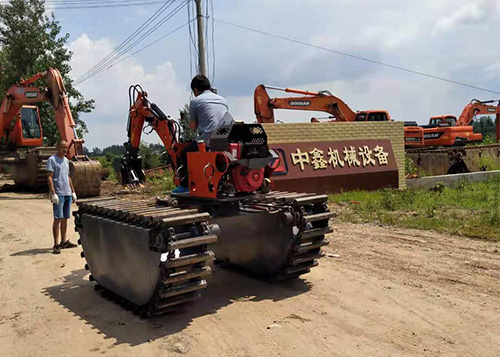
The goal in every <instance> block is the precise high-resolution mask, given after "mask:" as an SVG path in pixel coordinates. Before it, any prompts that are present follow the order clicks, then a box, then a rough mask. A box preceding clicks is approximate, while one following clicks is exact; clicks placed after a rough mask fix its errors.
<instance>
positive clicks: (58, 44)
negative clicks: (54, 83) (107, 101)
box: [0, 0, 94, 145]
mask: <svg viewBox="0 0 500 357" xmlns="http://www.w3.org/2000/svg"><path fill="white" fill-rule="evenodd" d="M44 11H45V1H44V0H11V1H10V3H9V4H6V5H0V98H3V97H4V96H5V93H6V91H7V90H8V88H9V87H10V86H11V85H13V84H14V83H16V82H17V81H18V80H20V79H21V78H28V77H31V76H32V75H34V74H36V73H38V72H44V71H46V70H47V68H48V67H54V68H57V69H58V70H59V71H60V72H61V75H62V77H63V81H64V85H65V87H66V90H67V92H68V97H69V99H70V106H71V112H72V114H73V120H74V121H75V123H76V124H77V128H76V131H77V134H78V135H79V136H80V137H83V135H84V134H86V133H87V132H88V130H87V126H86V125H85V122H84V121H83V120H82V119H81V118H80V114H81V113H89V112H90V111H92V109H93V108H94V100H85V99H84V98H83V96H82V94H81V93H80V92H79V91H78V90H76V89H75V88H74V87H73V80H72V79H71V78H70V76H69V72H70V70H71V67H70V64H69V63H70V60H71V56H72V52H71V51H69V50H68V49H67V48H66V43H67V42H68V38H69V34H64V35H63V34H61V26H59V22H58V21H57V20H56V19H55V16H54V14H52V16H51V17H50V18H49V17H47V16H45V15H44ZM34 85H39V86H44V85H46V84H45V83H44V80H39V81H37V82H35V83H34ZM39 109H40V117H41V120H42V126H43V133H44V141H45V143H46V144H47V145H53V144H55V143H56V142H57V140H58V139H59V130H58V129H57V124H56V122H55V120H54V114H53V112H52V109H51V106H50V103H40V104H39Z"/></svg>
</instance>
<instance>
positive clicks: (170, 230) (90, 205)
mask: <svg viewBox="0 0 500 357" xmlns="http://www.w3.org/2000/svg"><path fill="white" fill-rule="evenodd" d="M78 208H79V209H78V211H77V212H75V213H74V215H75V225H76V230H77V231H78V232H79V233H80V236H81V238H80V240H79V244H81V245H82V246H83V252H82V257H85V258H86V259H87V264H86V265H85V268H86V269H88V270H90V272H91V274H92V275H91V277H90V279H91V280H94V281H96V283H97V285H96V290H98V291H100V292H101V295H102V296H104V297H107V298H109V299H111V300H113V301H115V302H117V303H119V304H120V305H121V306H123V307H125V308H127V309H129V310H132V311H133V312H134V313H136V314H140V315H141V316H143V317H149V316H154V315H159V314H162V313H166V312H168V311H171V310H172V309H173V308H175V307H177V306H178V305H180V304H184V303H187V302H191V301H193V300H194V299H196V298H197V297H199V295H200V292H201V291H202V290H203V289H205V288H206V286H207V282H206V280H205V279H204V278H205V277H206V276H208V275H210V274H211V271H212V268H211V265H212V262H213V260H214V254H213V253H212V252H210V251H209V250H208V249H207V244H209V243H214V242H216V241H217V235H216V234H213V233H212V230H211V228H212V227H210V225H209V224H208V219H209V215H208V213H198V211H197V210H193V209H181V208H173V207H166V206H161V205H158V204H155V203H144V202H141V201H127V200H119V199H113V198H103V199H95V200H86V201H82V202H80V203H78ZM93 225H97V226H98V227H97V229H98V230H104V231H106V232H109V231H110V230H111V231H114V232H116V233H117V236H118V237H119V238H120V239H118V240H115V241H113V240H112V237H113V236H111V235H107V236H102V235H99V234H95V232H94V233H93V235H92V234H85V232H88V231H89V230H91V229H92V227H91V226H93ZM141 232H142V235H141ZM144 233H145V234H144ZM127 235H128V236H127ZM92 236H94V238H92ZM96 236H98V237H97V239H96V238H95V237H96ZM144 238H146V241H144ZM92 239H94V240H97V242H96V241H94V242H93V241H92ZM141 239H142V242H138V241H139V240H141ZM120 240H125V242H124V244H125V245H130V246H131V247H130V248H131V250H130V251H128V252H127V251H126V250H127V249H128V247H127V246H124V245H121V244H120V242H119V241H120ZM138 243H140V244H139V245H135V246H134V244H138ZM96 244H97V245H96ZM96 246H99V247H100V248H102V250H101V251H97V250H96V249H95V247H96ZM144 246H147V247H148V249H149V250H150V252H151V254H148V253H147V252H144V250H145V249H142V251H141V248H142V247H144ZM113 249H115V251H114V252H116V254H113ZM141 254H142V256H143V257H144V258H145V259H142V260H141V259H138V257H137V256H138V255H141ZM134 255H136V256H135V257H134ZM116 257H118V258H119V260H120V259H121V260H122V261H114V258H116ZM148 260H149V261H148ZM155 260H156V261H155ZM148 264H150V265H149V267H148V266H147V265H148ZM151 267H152V268H151ZM147 269H150V270H151V271H153V270H154V271H153V273H152V274H150V272H149V271H147ZM112 273H113V274H117V275H115V276H111V277H110V276H109V275H110V274H112ZM120 274H121V276H120V277H117V276H119V275H120ZM114 280H118V281H114ZM144 281H145V282H146V283H144ZM133 284H138V285H141V286H142V288H139V290H136V291H133V292H132V293H130V292H129V291H128V290H127V289H129V287H130V286H131V285H133ZM141 289H142V290H141ZM148 289H149V290H150V291H147V290H148ZM132 290H133V289H132ZM144 291H145V292H146V293H144Z"/></svg>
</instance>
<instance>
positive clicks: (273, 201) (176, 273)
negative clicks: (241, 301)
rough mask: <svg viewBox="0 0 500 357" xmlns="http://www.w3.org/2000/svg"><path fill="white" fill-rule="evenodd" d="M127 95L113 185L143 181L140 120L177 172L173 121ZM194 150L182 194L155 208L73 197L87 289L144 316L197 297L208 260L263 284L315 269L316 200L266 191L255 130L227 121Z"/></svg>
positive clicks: (319, 228)
mask: <svg viewBox="0 0 500 357" xmlns="http://www.w3.org/2000/svg"><path fill="white" fill-rule="evenodd" d="M131 90H132V93H133V99H132V105H131V107H130V110H129V121H128V138H129V140H128V143H127V153H126V155H125V157H124V159H123V163H122V177H123V180H124V181H125V182H129V183H130V182H131V181H140V180H141V179H143V176H142V174H141V171H142V169H141V166H140V160H139V157H138V147H139V142H140V136H141V131H142V130H143V127H144V124H147V125H148V126H151V127H152V129H153V130H155V131H156V132H157V133H158V135H159V136H160V139H161V140H162V142H163V143H164V145H165V148H166V152H167V153H168V155H169V156H170V159H171V163H172V167H173V169H174V170H175V171H177V170H178V169H179V165H180V160H179V155H180V153H181V152H182V149H183V147H185V146H186V145H187V143H186V142H182V141H181V140H182V139H181V135H180V131H179V125H178V123H177V122H176V121H174V120H172V119H170V118H169V117H167V116H166V115H165V114H164V113H163V112H162V111H161V110H160V109H159V108H158V106H156V105H155V104H153V103H150V101H149V100H148V96H147V93H146V92H145V91H143V90H142V88H141V87H140V86H133V87H131ZM206 144H210V145H209V146H210V150H208V148H207V146H208V145H206ZM198 149H199V151H198V152H189V153H188V154H187V161H188V165H187V166H188V182H189V193H186V194H177V195H176V194H171V195H169V196H167V197H166V198H164V199H157V200H156V202H146V201H131V200H126V199H116V198H96V199H88V200H81V201H80V202H79V203H78V211H77V212H75V213H74V215H75V225H76V230H77V232H78V233H79V234H80V239H79V243H80V244H81V245H82V248H83V252H82V253H81V255H82V257H84V258H85V259H86V261H87V264H86V265H85V268H86V269H88V270H90V273H91V275H90V280H92V281H95V282H96V285H95V288H96V290H99V291H100V293H101V294H102V295H103V296H105V297H108V298H110V299H112V300H114V301H116V302H118V303H120V305H122V306H123V307H125V308H127V309H131V310H133V312H134V313H137V314H140V315H141V316H144V317H148V316H152V315H158V314H162V313H166V312H169V311H171V310H172V309H174V308H176V307H178V305H180V304H184V303H187V302H191V301H192V300H193V299H195V298H197V297H198V295H199V294H200V293H201V291H202V290H203V289H205V288H206V287H207V281H206V277H207V276H209V275H210V274H211V271H212V269H211V265H212V262H213V261H214V259H215V260H216V261H219V262H223V263H224V264H228V265H229V266H232V267H234V268H236V270H237V271H240V272H242V273H246V274H250V275H252V276H256V277H261V278H263V279H266V280H272V281H275V280H284V279H293V278H297V277H299V276H300V275H302V274H305V273H307V272H309V271H310V269H311V268H312V267H314V266H316V265H317V264H318V260H317V259H318V258H320V257H322V252H321V247H323V246H325V245H327V244H328V241H327V240H326V239H325V234H328V233H330V232H331V231H332V230H331V229H330V228H329V225H328V221H329V219H330V218H331V217H332V213H331V212H329V211H328V209H327V205H326V203H327V196H326V195H316V194H308V193H297V192H270V191H269V189H270V187H269V181H270V180H269V178H270V175H271V173H272V170H273V169H272V167H274V166H275V165H273V164H274V162H275V160H277V159H278V156H277V155H276V153H275V152H273V151H272V150H270V149H269V148H268V145H267V136H266V133H265V131H264V129H263V127H262V126H261V125H260V124H243V123H237V122H234V121H232V120H231V121H227V122H226V123H225V124H223V125H221V126H220V127H219V128H218V129H216V131H215V132H214V133H213V135H212V137H211V139H210V142H209V143H203V142H199V143H198ZM175 181H177V182H178V181H179V177H178V176H176V177H175ZM228 288H229V287H228Z"/></svg>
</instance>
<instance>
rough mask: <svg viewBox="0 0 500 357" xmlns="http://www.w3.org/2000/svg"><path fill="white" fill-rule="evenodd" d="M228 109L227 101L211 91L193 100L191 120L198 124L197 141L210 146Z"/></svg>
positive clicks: (190, 113)
mask: <svg viewBox="0 0 500 357" xmlns="http://www.w3.org/2000/svg"><path fill="white" fill-rule="evenodd" d="M228 109H229V107H228V105H227V102H226V100H225V99H224V98H222V97H221V96H220V95H217V94H215V93H213V92H212V91H210V90H206V91H204V92H203V93H201V94H200V95H199V96H197V97H195V98H193V100H191V103H190V104H189V118H190V120H191V121H194V122H196V123H197V130H198V137H197V138H196V140H197V141H200V140H203V141H204V142H205V144H206V145H207V146H208V145H210V143H209V140H210V137H211V136H212V133H213V131H214V130H215V129H217V128H218V127H219V125H220V124H221V121H222V117H223V116H224V114H226V113H227V111H228Z"/></svg>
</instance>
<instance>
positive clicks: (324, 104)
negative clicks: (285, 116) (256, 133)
mask: <svg viewBox="0 0 500 357" xmlns="http://www.w3.org/2000/svg"><path fill="white" fill-rule="evenodd" d="M267 89H272V90H278V91H283V92H286V93H294V94H301V95H303V96H302V97H288V98H271V97H269V94H268V93H267ZM274 109H291V110H312V111H317V112H325V113H328V114H330V115H329V116H328V119H331V120H330V121H332V122H335V121H342V122H346V121H390V120H391V118H390V116H389V113H388V112H387V111H385V110H363V111H356V112H354V111H353V110H352V109H351V108H350V107H349V106H348V105H347V104H346V103H345V102H344V101H343V100H342V99H340V98H338V97H336V96H334V95H333V94H332V93H330V92H329V91H320V92H311V91H308V90H300V89H292V88H280V87H272V86H266V85H264V84H260V85H258V86H257V88H255V92H254V111H255V115H256V116H257V121H258V122H259V123H274V122H275V119H274ZM311 122H319V119H317V118H312V119H311Z"/></svg>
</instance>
